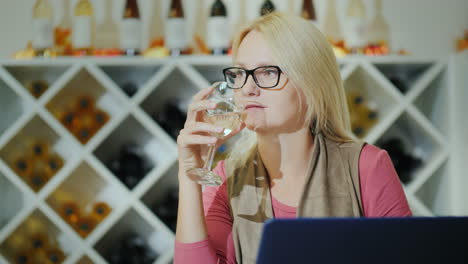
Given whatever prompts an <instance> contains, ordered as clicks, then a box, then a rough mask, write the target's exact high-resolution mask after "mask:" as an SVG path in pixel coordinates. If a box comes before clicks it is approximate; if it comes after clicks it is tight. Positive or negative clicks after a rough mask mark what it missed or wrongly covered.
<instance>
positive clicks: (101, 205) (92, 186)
mask: <svg viewBox="0 0 468 264" xmlns="http://www.w3.org/2000/svg"><path fill="white" fill-rule="evenodd" d="M125 197H126V196H125V193H124V190H123V189H122V188H121V187H120V186H119V185H117V184H116V183H115V182H110V181H108V180H107V179H105V178H104V177H102V176H100V175H99V174H98V173H97V172H96V170H95V169H93V168H92V167H91V166H90V165H88V163H86V162H82V163H81V164H80V165H79V166H78V167H77V168H75V170H73V172H72V173H71V175H70V176H68V177H67V178H66V179H65V180H64V181H63V182H62V183H61V184H60V185H59V186H58V187H57V188H56V189H55V190H54V191H53V192H52V193H51V194H50V195H49V197H48V198H47V200H46V201H47V203H48V204H49V205H50V206H51V207H52V208H53V209H54V211H55V212H56V214H57V215H59V216H60V217H61V218H62V219H63V221H65V222H66V223H67V224H68V226H70V228H72V229H73V230H75V232H76V233H77V234H78V235H79V236H81V237H82V238H87V237H88V235H92V232H93V231H94V229H95V228H99V227H100V226H101V225H102V224H103V223H105V220H106V219H107V217H108V216H110V215H111V214H112V213H113V212H114V211H116V210H118V209H119V208H120V207H121V206H124V205H125Z"/></svg>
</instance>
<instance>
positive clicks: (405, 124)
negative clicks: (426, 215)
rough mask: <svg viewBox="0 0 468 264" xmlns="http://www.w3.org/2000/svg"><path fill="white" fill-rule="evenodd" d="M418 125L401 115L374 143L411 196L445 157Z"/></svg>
mask: <svg viewBox="0 0 468 264" xmlns="http://www.w3.org/2000/svg"><path fill="white" fill-rule="evenodd" d="M422 122H423V121H421V120H419V119H418V118H417V117H415V116H413V115H412V114H410V113H409V112H404V113H403V115H401V116H400V117H399V118H398V120H397V121H396V122H395V123H394V124H392V126H391V127H390V128H389V129H388V130H387V131H386V132H385V133H384V134H383V135H382V137H380V139H379V140H378V141H377V143H376V145H377V146H379V147H381V148H383V149H385V150H387V152H388V153H389V155H390V157H391V158H392V161H393V164H394V166H395V169H396V171H397V173H398V176H399V177H400V180H401V181H402V182H403V183H404V184H405V185H406V187H407V190H409V191H410V192H411V193H413V192H414V189H415V188H417V186H420V184H421V183H422V182H424V181H425V180H427V178H428V177H429V176H430V175H431V174H432V172H433V171H434V169H436V167H435V166H437V164H440V163H441V162H442V161H443V160H444V159H445V158H446V156H447V154H446V151H445V148H444V146H443V145H442V143H441V142H440V141H439V140H438V138H435V137H433V135H432V134H431V133H428V131H427V130H426V129H425V126H423V125H422Z"/></svg>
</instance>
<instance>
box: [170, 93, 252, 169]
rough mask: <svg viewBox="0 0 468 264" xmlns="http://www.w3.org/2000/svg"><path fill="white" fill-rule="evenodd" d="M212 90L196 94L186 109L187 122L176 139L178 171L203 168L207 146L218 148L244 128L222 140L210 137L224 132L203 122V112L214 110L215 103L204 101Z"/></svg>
mask: <svg viewBox="0 0 468 264" xmlns="http://www.w3.org/2000/svg"><path fill="white" fill-rule="evenodd" d="M213 89H214V86H211V87H209V88H206V89H203V90H201V91H200V92H198V93H197V94H196V95H195V96H194V97H193V101H192V103H191V104H190V105H189V107H188V111H187V120H186V121H185V125H184V128H183V129H182V130H181V131H180V134H179V136H178V137H177V146H178V158H179V170H184V171H187V170H188V169H191V168H201V167H203V165H204V162H205V160H206V156H207V150H208V145H209V144H216V146H217V147H219V146H220V145H222V144H223V143H224V142H225V141H226V140H228V139H229V138H230V137H232V136H234V135H236V134H237V133H239V132H240V131H241V130H242V129H243V128H244V124H242V125H241V127H240V128H239V129H237V130H236V131H233V132H231V133H230V134H229V135H228V136H227V137H225V138H223V139H218V138H216V137H215V136H212V135H210V133H221V132H223V130H224V128H223V127H219V126H215V125H212V124H209V123H205V122H204V121H203V115H204V112H205V111H206V110H209V109H215V108H216V103H214V102H211V101H208V100H206V98H207V97H208V96H209V95H210V94H211V93H212V92H213ZM179 175H185V173H182V174H181V173H179Z"/></svg>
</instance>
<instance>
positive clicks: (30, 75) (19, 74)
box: [5, 65, 68, 98]
mask: <svg viewBox="0 0 468 264" xmlns="http://www.w3.org/2000/svg"><path fill="white" fill-rule="evenodd" d="M67 68H68V65H47V66H45V65H34V66H32V65H26V66H22V65H14V66H7V67H5V69H6V70H7V71H8V72H9V73H10V74H11V75H13V77H15V79H16V80H17V81H18V82H19V83H20V84H21V85H22V86H23V87H24V88H25V89H27V90H28V91H29V93H30V94H31V96H33V97H34V98H40V97H41V96H42V94H43V93H45V92H46V91H47V90H48V89H49V88H50V87H51V86H52V85H54V83H55V82H56V81H57V80H58V79H59V78H60V77H61V76H62V75H63V74H64V73H65V71H66V70H67Z"/></svg>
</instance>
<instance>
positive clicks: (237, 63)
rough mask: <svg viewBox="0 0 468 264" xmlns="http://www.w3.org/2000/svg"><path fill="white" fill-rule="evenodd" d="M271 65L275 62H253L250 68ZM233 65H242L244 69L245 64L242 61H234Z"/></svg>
mask: <svg viewBox="0 0 468 264" xmlns="http://www.w3.org/2000/svg"><path fill="white" fill-rule="evenodd" d="M272 65H275V64H274V63H271V62H262V63H257V64H255V66H254V67H253V68H252V69H254V68H257V67H261V66H272ZM234 66H236V67H242V68H244V69H245V64H244V63H242V62H234Z"/></svg>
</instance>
